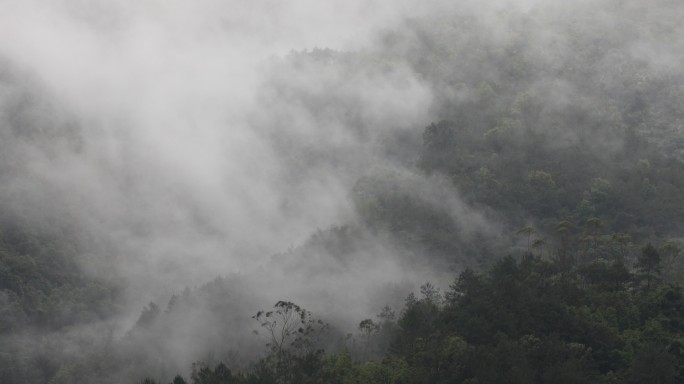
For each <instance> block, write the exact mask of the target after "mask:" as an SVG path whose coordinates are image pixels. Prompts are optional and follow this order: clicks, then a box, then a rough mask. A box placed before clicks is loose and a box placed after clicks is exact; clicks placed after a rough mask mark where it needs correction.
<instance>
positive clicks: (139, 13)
mask: <svg viewBox="0 0 684 384" xmlns="http://www.w3.org/2000/svg"><path fill="white" fill-rule="evenodd" d="M672 4H673V2H668V1H665V0H663V1H659V2H657V4H655V5H653V6H645V5H641V4H640V3H639V2H637V1H610V0H605V1H599V2H595V1H576V2H572V3H571V4H570V3H569V2H564V1H551V2H548V1H514V2H509V1H503V0H501V1H488V2H486V3H484V4H483V2H479V1H439V0H434V1H423V2H419V3H416V2H412V1H404V0H401V1H356V0H353V1H349V0H345V1H337V0H335V1H327V2H317V1H310V0H307V1H288V2H283V1H277V0H271V1H265V0H258V1H250V2H249V3H245V2H239V1H234V0H226V1H219V0H215V1H211V0H199V1H180V0H172V1H162V0H157V1H152V0H142V1H135V2H133V1H130V2H129V1H104V0H101V1H87V0H60V1H37V0H0V161H2V164H1V165H0V201H1V202H2V206H3V207H4V208H3V209H4V214H5V216H6V217H11V218H13V219H16V220H23V221H26V222H28V223H30V224H31V225H33V226H37V227H40V228H42V229H43V230H47V231H55V232H56V233H62V234H64V235H65V236H71V237H74V238H76V239H77V240H78V242H79V244H81V246H82V248H79V250H80V255H79V266H80V267H81V268H82V269H83V271H84V272H85V273H86V274H88V275H89V276H91V277H94V278H97V279H103V280H105V281H108V282H111V284H113V285H115V286H118V287H121V297H122V305H121V310H120V311H119V312H120V314H121V315H120V318H116V319H115V320H113V321H112V322H111V323H108V324H107V326H108V327H109V329H110V330H112V334H113V335H114V336H112V337H122V335H124V334H126V332H127V331H128V330H129V329H130V328H131V326H132V325H133V324H134V323H135V321H136V319H137V318H138V316H139V314H140V310H141V309H142V308H143V306H144V305H146V304H147V303H149V302H150V301H155V302H157V303H159V304H160V305H161V306H163V305H164V304H165V303H166V302H167V301H168V300H169V298H170V297H171V295H173V294H179V293H180V292H182V291H183V289H184V288H185V287H191V288H192V287H197V286H202V285H204V284H206V283H208V282H210V281H212V280H213V279H215V278H216V277H218V276H231V277H230V279H233V280H234V281H239V282H240V283H239V284H238V283H235V284H236V286H235V287H233V288H234V290H233V291H231V292H232V293H229V292H223V291H221V290H222V289H224V288H225V285H221V284H217V285H215V287H222V288H220V289H219V288H216V291H213V293H211V292H209V291H211V289H209V288H206V287H205V288H203V289H205V291H202V292H209V293H201V292H200V293H196V295H198V296H202V297H204V296H206V297H210V298H205V299H206V302H207V306H211V305H212V304H211V303H212V302H213V301H212V300H215V299H214V297H215V296H212V295H218V296H219V297H221V295H224V296H226V297H228V296H230V295H231V294H234V296H230V297H232V299H231V300H233V301H231V302H230V303H232V304H230V305H233V307H230V305H228V307H227V309H226V311H231V308H239V309H240V310H241V311H243V313H240V314H236V315H235V316H237V317H239V319H238V318H236V319H234V322H233V323H229V325H228V326H226V323H221V321H223V320H225V319H223V318H221V319H220V320H221V321H219V319H215V318H212V317H207V316H202V315H201V314H200V315H192V316H194V317H192V316H191V317H189V318H186V317H182V316H180V315H179V318H178V319H176V320H174V321H176V322H177V323H176V324H185V325H186V326H187V329H185V330H184V331H177V332H171V333H169V332H167V330H161V331H159V333H155V335H156V336H159V334H164V335H166V336H168V335H173V336H174V337H168V339H166V340H161V341H160V340H157V342H156V344H155V343H150V344H152V345H154V346H155V348H158V349H157V350H150V351H146V352H147V353H148V354H149V355H155V354H160V355H163V354H164V353H165V352H160V351H171V350H178V349H185V350H184V353H182V354H180V355H179V354H175V355H174V357H173V359H175V360H174V363H175V364H177V367H174V368H169V372H172V371H173V369H187V367H188V360H190V361H192V360H193V359H197V358H200V357H201V356H198V355H200V354H202V353H203V352H204V351H203V350H204V349H207V348H209V349H211V348H213V346H212V345H210V344H211V342H216V340H217V338H216V337H215V336H216V335H214V334H211V333H210V334H202V333H201V331H199V330H206V329H216V328H221V327H223V328H226V329H227V330H225V329H224V330H223V331H221V332H226V333H228V334H233V333H234V334H238V333H239V334H243V333H245V332H248V331H249V329H250V328H251V327H253V325H252V324H251V323H250V321H251V319H249V316H251V315H252V314H253V313H254V311H256V310H257V309H261V308H264V307H265V306H266V307H267V306H269V305H272V304H273V303H274V302H275V301H277V300H293V301H296V302H298V303H299V304H302V306H304V307H306V308H307V309H310V310H312V311H314V312H316V313H319V314H321V315H323V316H327V317H329V318H332V317H336V318H337V321H338V323H339V324H340V325H341V326H342V327H344V326H350V327H354V326H355V325H356V324H358V321H359V320H360V319H363V318H365V317H370V316H372V315H373V314H375V313H377V311H378V310H379V308H380V307H381V306H382V305H384V304H392V305H394V306H398V305H400V304H401V298H403V297H405V295H406V294H407V293H408V292H409V291H411V290H415V289H416V288H417V287H418V286H419V285H420V284H422V283H424V282H425V281H432V282H434V283H436V284H437V285H438V286H442V287H444V286H446V285H447V284H448V283H450V281H449V279H450V278H451V276H453V271H454V269H459V268H460V267H461V265H460V264H459V263H458V262H449V261H447V260H444V259H439V258H432V257H428V256H429V255H428V251H427V250H424V249H420V247H411V246H407V244H406V243H402V242H397V239H395V238H391V237H389V236H383V235H382V234H378V233H376V232H372V231H365V228H364V227H363V225H362V224H359V223H358V221H359V220H358V217H357V210H356V209H357V206H356V203H358V201H356V200H355V199H359V198H361V199H362V198H364V196H363V194H364V193H366V191H365V190H364V189H363V186H364V184H363V182H364V180H368V179H372V180H375V183H377V184H378V185H381V186H384V187H383V188H386V189H387V190H394V189H398V188H399V189H402V190H403V191H404V192H405V193H407V194H408V195H409V196H411V197H412V198H415V199H417V200H419V201H421V202H422V203H424V204H426V205H427V206H429V207H431V208H432V209H435V210H437V211H439V212H445V213H446V214H447V215H448V217H449V218H450V219H451V220H453V222H454V223H455V224H454V225H455V228H457V231H456V232H457V233H456V236H457V237H458V239H459V241H461V243H463V244H464V246H468V245H473V244H477V245H478V246H479V245H480V244H484V243H487V244H498V243H497V242H501V243H505V244H507V245H510V246H517V247H518V248H517V249H520V247H521V244H520V243H518V244H516V243H515V242H513V243H511V242H510V240H507V239H503V237H504V234H506V236H508V235H510V233H511V232H513V233H514V232H515V230H516V229H517V228H511V227H507V226H508V225H509V224H510V223H507V222H506V221H505V220H503V219H502V218H501V217H499V216H497V213H496V212H493V211H492V209H487V208H485V207H473V206H471V205H469V204H468V203H466V202H465V199H463V198H462V196H460V195H459V191H458V190H457V189H455V188H454V186H453V185H451V184H450V183H449V181H448V180H447V179H446V178H445V177H443V176H440V175H426V174H424V173H421V172H417V171H416V163H417V161H418V160H419V159H418V156H419V154H418V152H419V150H420V148H421V147H422V145H423V144H422V141H423V139H422V136H421V135H422V133H423V128H424V127H426V126H427V125H429V124H430V123H432V122H435V121H439V120H441V119H452V120H455V121H458V119H459V116H460V115H459V113H460V112H459V108H460V107H461V106H463V109H466V108H471V110H472V109H473V108H474V109H476V108H477V105H478V103H481V104H482V105H497V103H500V104H501V105H504V104H512V99H513V98H514V96H515V97H517V95H514V94H496V90H494V89H492V88H491V87H489V85H490V84H496V83H497V82H503V83H505V82H506V81H507V79H508V78H509V77H515V76H517V77H519V78H524V79H527V78H528V77H529V78H531V79H532V80H530V81H529V83H526V84H528V85H529V84H533V86H530V87H529V89H530V90H531V91H530V96H529V98H530V100H532V102H531V104H533V105H535V104H534V103H537V104H536V105H539V104H543V111H541V112H540V113H539V114H538V115H539V116H541V117H540V118H539V121H541V122H542V123H539V122H535V124H537V125H538V126H542V127H543V132H542V133H543V134H544V135H546V136H544V140H543V143H542V144H543V145H544V146H546V147H548V148H563V147H566V146H569V145H573V144H576V143H578V142H584V141H585V140H586V143H587V146H588V147H590V148H591V150H592V151H595V152H596V153H605V154H609V153H613V152H615V151H617V150H619V149H621V148H622V147H623V145H624V142H623V138H622V137H621V136H619V135H615V134H614V133H615V132H617V131H618V128H620V127H619V124H618V123H616V122H615V121H613V120H611V118H609V117H605V118H604V116H603V115H601V117H600V119H603V120H602V121H603V122H605V124H604V125H605V126H606V127H613V128H615V129H614V130H613V131H611V130H610V129H606V130H599V129H595V130H594V131H591V130H592V129H593V128H592V127H590V128H586V130H585V131H580V130H579V129H575V127H568V126H564V125H562V124H564V123H565V121H562V120H563V119H562V118H560V119H559V118H558V116H563V115H562V114H563V113H565V112H566V111H567V110H570V109H573V108H576V110H577V109H579V110H580V111H582V108H585V107H586V109H587V110H589V107H592V108H593V107H595V106H597V105H598V107H596V109H597V110H601V113H604V112H605V116H610V110H611V108H613V107H615V108H618V107H620V103H625V104H628V103H631V102H632V100H633V99H634V97H635V96H634V95H632V94H625V93H623V92H624V88H625V86H624V79H626V78H630V79H633V78H636V77H638V76H635V75H634V74H635V73H636V74H643V79H644V82H643V86H641V85H639V87H641V88H640V89H641V90H642V91H643V95H644V97H649V95H650V94H655V93H656V92H657V91H658V90H659V89H660V88H659V87H658V85H657V84H656V83H655V82H651V81H650V79H651V78H653V77H656V76H660V78H667V77H668V76H671V77H678V76H681V69H680V68H678V65H679V64H680V63H681V62H682V61H681V59H682V52H684V49H681V48H682V47H684V39H682V37H683V36H682V34H681V33H678V31H680V30H681V27H680V26H679V23H680V21H681V17H679V15H681V14H682V11H681V8H682V7H676V6H672ZM606 33H608V34H609V35H606ZM604 36H606V40H607V41H610V42H611V44H613V45H612V46H611V47H607V48H606V50H601V49H600V48H601V45H600V43H596V41H599V42H600V41H601V39H602V38H603V37H604ZM587 42H592V44H593V45H591V47H592V48H593V47H598V48H597V49H598V50H599V51H600V52H599V51H597V52H586V51H582V52H581V54H588V55H596V57H597V59H596V60H595V62H594V61H592V63H594V64H595V65H594V66H592V67H591V68H590V69H586V68H582V70H585V71H586V73H581V72H578V73H573V74H571V75H567V73H568V72H572V71H573V65H572V63H574V60H577V61H578V62H581V63H585V62H586V61H587V59H586V57H580V58H578V56H577V54H578V50H577V47H578V46H588V45H587V44H586V43H587ZM616 43H619V44H616ZM483 47H484V48H483ZM608 48H610V49H608ZM590 61H591V60H590ZM502 63H504V64H502ZM530 63H533V65H532V64H530ZM525 65H527V66H525ZM522 67H524V68H523V69H520V68H522ZM516 71H517V72H516ZM525 71H528V72H525ZM526 76H527V77H526ZM649 76H650V77H649ZM678 78H679V77H678ZM569 79H570V80H569ZM571 80H572V81H571ZM583 82H584V83H583ZM473 84H476V85H477V87H474V86H472V85H473ZM587 84H590V85H592V86H593V85H595V84H600V91H601V92H602V93H599V92H596V93H592V92H593V91H594V90H595V88H592V86H586V87H585V85H587ZM488 87H489V88H488ZM587 90H589V91H587ZM608 96H610V97H608ZM606 100H610V102H607V101H606ZM613 102H615V105H610V103H613ZM522 104H524V102H521V105H522ZM540 108H541V107H540ZM601 108H603V109H601ZM654 113H657V111H656V112H654ZM665 115H666V114H665ZM535 116H536V115H535ZM600 119H599V118H597V119H596V120H600ZM499 123H500V122H495V124H499ZM667 123H668V124H666V125H667V126H668V129H675V130H676V129H679V130H681V129H682V124H681V121H679V122H677V121H672V122H669V121H668V122H667ZM481 124H483V126H482V127H476V129H480V128H481V129H482V131H483V132H484V131H486V130H489V129H491V128H492V126H484V125H485V124H489V122H481ZM495 124H494V123H493V125H495ZM611 124H612V125H611ZM577 125H578V126H581V122H579V123H578V124H577ZM496 127H498V126H496ZM496 127H495V128H496ZM521 129H522V128H521ZM514 131H515V127H514V129H511V132H514ZM481 133H482V132H479V131H478V134H481ZM519 137H521V136H520V135H519V136H515V132H514V133H513V136H512V140H515V139H516V138H519ZM587 138H590V139H589V140H587ZM378 180H380V182H378ZM383 180H386V182H383ZM397 180H399V182H397ZM371 184H372V183H371ZM359 191H360V192H359ZM521 220H524V218H523V219H521ZM519 221H520V220H519ZM329 228H333V229H332V230H331V231H332V233H333V234H334V236H333V240H329V239H328V238H327V237H326V236H327V235H326V234H325V233H323V232H321V231H326V230H328V229H329ZM326 233H327V232H326ZM338 238H342V239H345V238H348V239H350V240H349V244H346V243H345V244H342V245H339V244H335V240H334V239H338ZM326 239H328V240H326ZM331 241H332V243H331ZM507 241H508V243H506V242H507ZM520 241H522V240H520ZM342 243H344V242H342ZM350 244H351V245H350ZM340 247H341V248H340ZM340 255H342V256H343V257H342V256H340ZM229 285H230V284H229ZM207 290H208V291H207ZM235 292H237V293H235ZM203 295H204V296H203ZM198 300H199V302H203V301H202V300H204V299H198ZM196 302H197V301H196ZM194 305H199V304H194ZM199 306H201V305H199ZM224 309H225V308H224ZM203 310H207V311H209V312H210V311H211V310H210V309H207V308H204V309H203ZM226 311H224V312H226ZM199 312H201V310H200V311H199ZM231 327H232V328H231ZM84 329H85V328H84ZM84 332H85V331H84ZM200 334H202V336H201V337H200V336H198V335H200ZM223 336H226V335H223ZM223 336H222V337H223ZM248 336H249V335H248ZM226 337H227V336H226ZM219 339H220V338H219ZM212 340H213V341H212ZM220 340H224V339H220ZM236 343H238V342H237V341H236ZM66 344H68V345H70V346H71V345H73V344H74V343H71V344H70V342H65V345H66ZM224 344H225V343H224ZM236 345H237V344H236ZM74 348H75V349H78V348H77V347H74ZM217 348H218V346H217ZM167 359H169V360H171V359H172V358H171V357H167Z"/></svg>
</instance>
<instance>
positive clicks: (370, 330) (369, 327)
mask: <svg viewBox="0 0 684 384" xmlns="http://www.w3.org/2000/svg"><path fill="white" fill-rule="evenodd" d="M359 331H361V335H362V336H363V338H364V346H363V359H366V358H367V357H368V348H369V347H370V343H371V337H372V336H373V335H374V334H376V333H378V332H379V331H380V325H379V324H377V323H375V322H374V321H373V320H372V319H365V320H363V321H361V323H359Z"/></svg>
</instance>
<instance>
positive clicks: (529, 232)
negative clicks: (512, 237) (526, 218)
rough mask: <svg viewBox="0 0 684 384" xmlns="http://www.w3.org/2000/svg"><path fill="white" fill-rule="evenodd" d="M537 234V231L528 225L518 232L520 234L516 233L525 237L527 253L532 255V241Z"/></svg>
mask: <svg viewBox="0 0 684 384" xmlns="http://www.w3.org/2000/svg"><path fill="white" fill-rule="evenodd" d="M535 233H536V231H535V230H534V228H533V227H532V226H530V225H526V226H524V227H522V228H520V229H519V230H518V232H516V234H518V235H521V236H525V237H526V238H527V253H530V245H531V243H530V241H531V239H532V235H534V234H535Z"/></svg>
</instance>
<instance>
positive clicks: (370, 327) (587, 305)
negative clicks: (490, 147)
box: [144, 244, 684, 384]
mask: <svg viewBox="0 0 684 384" xmlns="http://www.w3.org/2000/svg"><path fill="white" fill-rule="evenodd" d="M659 261H660V260H659V253H658V251H657V250H655V248H653V246H651V245H650V244H649V245H646V246H645V247H644V248H643V249H642V251H641V255H640V256H639V258H638V263H637V265H636V267H635V269H634V270H631V269H630V268H627V267H626V266H625V265H624V264H622V263H620V262H608V261H593V262H589V263H586V264H581V265H576V266H574V267H570V266H568V265H565V264H563V263H562V261H561V260H555V261H548V260H544V259H542V258H540V257H539V256H535V255H533V254H531V253H527V254H526V255H525V256H524V257H523V258H522V260H521V261H516V260H515V259H514V258H512V257H506V258H504V259H501V260H500V261H498V262H497V263H496V264H495V265H494V266H493V267H492V268H491V269H490V270H489V271H486V272H485V273H477V272H474V271H472V270H466V271H464V272H462V273H461V274H460V275H459V276H458V278H457V279H456V280H455V282H454V284H453V285H452V286H451V288H450V289H449V290H448V291H447V292H445V293H444V295H442V294H441V293H440V292H439V290H437V289H436V288H434V287H433V286H431V285H429V284H426V285H425V286H423V287H422V289H421V296H420V298H417V297H416V296H414V295H413V294H411V295H410V296H409V297H408V298H407V299H406V305H405V307H404V309H403V310H402V311H401V313H400V315H399V317H398V319H396V321H395V319H394V316H393V313H392V311H391V310H389V309H385V311H384V312H383V313H381V314H380V315H379V316H378V319H377V320H372V319H367V320H363V321H361V322H360V324H359V332H360V335H359V340H360V342H361V343H362V344H363V345H362V346H361V348H357V352H359V353H357V354H355V355H352V353H351V352H350V348H348V347H344V348H342V350H341V351H338V352H335V353H329V354H325V353H324V351H323V350H322V349H316V348H313V346H314V345H315V338H316V337H317V336H320V335H316V334H317V333H324V332H325V326H324V325H323V324H322V323H321V322H320V321H319V322H317V321H315V320H314V319H313V317H312V315H311V313H310V312H308V311H306V310H304V309H302V308H300V307H299V306H297V305H296V304H294V303H289V302H287V303H286V302H279V303H278V304H276V306H275V307H274V309H273V310H272V311H269V312H259V313H258V314H257V315H256V316H255V318H256V320H258V321H259V322H262V327H264V328H266V329H269V330H273V342H271V343H269V347H270V354H269V355H268V356H267V357H265V358H263V359H261V360H260V361H259V362H257V363H255V364H254V365H253V367H252V368H251V369H250V370H248V371H247V372H233V371H231V370H230V369H228V368H227V366H226V365H225V364H223V363H220V364H218V365H215V366H211V365H206V364H202V363H198V364H196V365H193V372H192V375H191V382H192V383H194V384H211V383H216V384H219V383H460V382H463V383H674V382H681V381H682V380H684V293H683V292H682V289H681V287H679V286H675V285H671V284H665V283H662V282H661V280H660V279H659V278H658V277H659V276H660V274H659V271H660V270H659V267H660V264H659ZM300 327H301V328H300ZM388 339H389V340H391V342H390V343H389V349H388V351H387V352H386V354H385V355H384V356H382V357H378V358H374V359H368V356H369V352H368V351H369V350H377V349H376V348H377V347H379V346H381V344H382V343H384V342H386V341H387V340H388ZM352 349H353V348H352ZM144 382H145V383H155V381H154V380H150V379H148V380H146V381H144ZM184 382H186V381H185V380H184V379H183V378H182V377H181V376H177V377H176V378H175V380H174V381H173V383H174V384H179V383H184Z"/></svg>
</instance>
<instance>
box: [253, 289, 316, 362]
mask: <svg viewBox="0 0 684 384" xmlns="http://www.w3.org/2000/svg"><path fill="white" fill-rule="evenodd" d="M273 308H274V309H273V310H271V311H259V312H257V314H256V315H254V316H252V318H253V319H255V320H257V321H259V323H260V325H261V327H262V328H264V329H265V330H266V331H267V332H268V337H269V340H270V341H269V342H268V343H267V344H266V345H267V346H268V347H270V348H271V350H272V351H273V352H274V353H275V354H276V355H278V356H280V355H282V354H283V352H284V350H285V349H286V348H288V347H293V348H295V349H297V350H299V351H301V352H305V353H306V352H310V350H311V348H312V347H313V344H314V340H313V338H314V336H315V335H316V333H318V332H320V331H322V330H325V329H327V328H328V325H327V324H325V323H324V322H323V321H321V320H317V319H315V318H314V317H313V315H312V314H311V312H309V311H307V310H306V309H304V308H302V307H300V306H299V305H297V304H295V303H293V302H291V301H278V302H277V303H276V304H275V305H274V306H273ZM257 333H258V332H257Z"/></svg>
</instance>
